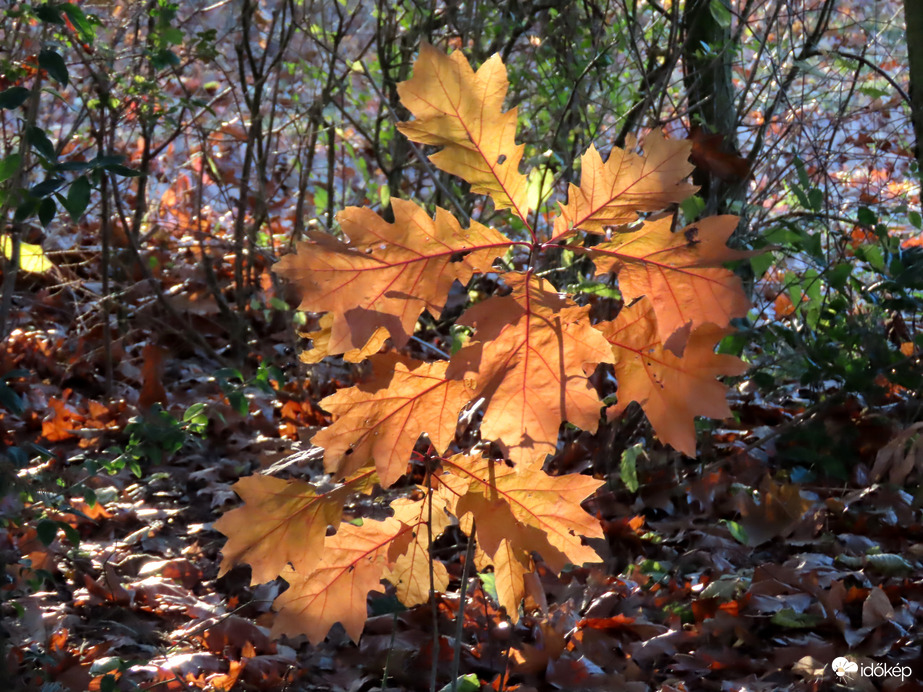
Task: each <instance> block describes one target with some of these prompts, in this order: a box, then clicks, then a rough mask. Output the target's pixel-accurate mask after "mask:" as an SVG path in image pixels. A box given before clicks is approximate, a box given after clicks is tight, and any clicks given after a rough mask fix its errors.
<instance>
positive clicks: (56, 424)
mask: <svg viewBox="0 0 923 692" xmlns="http://www.w3.org/2000/svg"><path fill="white" fill-rule="evenodd" d="M70 391H71V390H65V392H64V397H63V398H62V399H60V400H58V399H55V398H54V397H52V398H51V399H49V400H48V406H49V408H50V409H51V412H50V413H49V415H48V416H46V417H45V419H44V420H43V421H42V437H44V438H45V439H46V440H48V441H49V442H61V441H62V440H69V439H70V438H72V437H76V436H77V430H78V429H79V428H82V427H83V423H84V417H83V416H81V415H80V414H79V413H77V412H76V411H74V410H73V409H72V408H71V407H70V406H68V405H67V396H68V394H70Z"/></svg>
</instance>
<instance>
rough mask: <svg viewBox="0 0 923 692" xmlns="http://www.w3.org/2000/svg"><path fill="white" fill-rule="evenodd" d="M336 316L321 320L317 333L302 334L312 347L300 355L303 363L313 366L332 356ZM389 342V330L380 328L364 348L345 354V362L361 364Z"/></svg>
mask: <svg viewBox="0 0 923 692" xmlns="http://www.w3.org/2000/svg"><path fill="white" fill-rule="evenodd" d="M333 319H334V315H333V313H332V312H328V313H327V314H326V315H323V316H322V317H321V318H320V329H318V330H317V331H316V332H307V333H304V334H301V336H303V337H304V338H306V339H311V342H312V347H311V348H310V349H309V350H307V351H302V352H301V353H299V354H298V358H299V359H300V360H301V362H302V363H308V364H309V365H313V364H314V363H320V362H321V361H322V360H323V359H324V358H326V357H327V356H329V355H330V334H331V330H332V329H333ZM387 340H388V330H387V329H385V328H384V327H379V328H378V329H376V330H375V332H374V333H373V334H372V336H371V337H370V338H369V340H368V343H366V344H365V346H363V347H362V348H354V349H352V350H350V351H346V353H344V354H343V360H345V361H346V362H347V363H361V362H362V361H364V360H365V359H366V358H368V357H369V356H371V355H374V354H376V353H378V352H379V351H380V350H381V347H382V346H384V345H385V341H387Z"/></svg>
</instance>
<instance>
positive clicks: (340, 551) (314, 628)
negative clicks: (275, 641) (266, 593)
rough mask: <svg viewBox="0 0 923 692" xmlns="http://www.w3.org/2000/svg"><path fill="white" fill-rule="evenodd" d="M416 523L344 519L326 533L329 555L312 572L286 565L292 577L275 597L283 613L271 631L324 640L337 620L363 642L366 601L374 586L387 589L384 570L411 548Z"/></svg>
mask: <svg viewBox="0 0 923 692" xmlns="http://www.w3.org/2000/svg"><path fill="white" fill-rule="evenodd" d="M411 539H412V533H411V529H410V528H409V527H408V526H407V525H406V524H403V523H401V522H400V521H398V520H397V519H394V518H393V517H389V518H387V519H385V520H384V521H375V520H372V519H366V520H364V522H363V524H362V526H354V525H353V524H341V525H340V529H339V530H338V531H337V532H336V533H335V534H334V535H333V536H330V537H328V538H327V541H326V543H325V546H324V556H323V558H322V559H321V561H320V562H319V563H318V565H317V566H316V567H315V568H314V570H312V571H311V572H310V573H308V574H302V573H300V572H296V571H295V570H293V569H292V568H290V567H286V568H285V570H283V572H282V578H283V579H285V581H287V582H288V583H289V588H288V590H287V591H285V592H283V593H282V594H281V595H280V596H279V597H278V598H276V600H275V602H274V604H273V605H274V606H275V608H276V610H278V611H279V612H278V614H277V615H276V619H275V623H274V624H273V627H272V636H279V635H281V634H288V635H291V636H297V635H299V634H304V635H307V637H308V641H310V642H311V643H312V644H319V643H320V642H321V641H323V640H324V637H326V636H327V632H329V631H330V628H331V627H333V625H334V624H335V623H337V622H339V623H340V624H342V625H343V628H344V629H345V630H346V633H347V634H348V635H349V636H350V637H351V638H352V640H353V641H355V642H358V641H359V637H360V636H361V634H362V628H363V627H364V626H365V621H366V619H367V617H368V615H367V610H366V605H365V601H366V598H367V597H368V595H369V592H370V591H378V592H383V591H384V590H385V589H384V586H382V584H381V578H382V573H383V572H384V570H385V568H386V567H387V566H388V565H390V564H393V563H394V561H395V560H396V559H397V558H398V556H400V555H401V554H402V553H403V552H404V551H405V550H406V549H407V546H408V544H409V542H410V540H411Z"/></svg>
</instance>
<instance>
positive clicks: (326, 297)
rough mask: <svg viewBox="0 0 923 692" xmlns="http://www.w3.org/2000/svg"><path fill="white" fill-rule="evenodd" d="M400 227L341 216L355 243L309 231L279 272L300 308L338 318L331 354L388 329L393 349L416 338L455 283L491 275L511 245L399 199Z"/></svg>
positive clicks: (366, 212) (368, 213) (368, 214)
mask: <svg viewBox="0 0 923 692" xmlns="http://www.w3.org/2000/svg"><path fill="white" fill-rule="evenodd" d="M391 205H392V209H393V210H394V223H388V222H387V221H385V220H384V219H382V218H381V217H380V216H378V214H376V213H375V212H373V211H372V210H370V209H362V208H358V207H349V208H348V209H345V210H344V211H341V212H340V213H339V214H337V220H338V221H339V222H340V226H341V227H342V229H343V233H344V234H345V235H346V237H347V238H349V240H350V242H349V244H346V243H344V242H341V241H339V240H337V239H336V238H334V237H333V236H331V235H328V234H326V233H311V234H310V235H309V237H310V239H311V241H310V242H303V243H299V245H298V252H297V254H291V255H286V256H285V257H283V258H282V259H281V260H280V261H279V263H278V264H277V265H276V266H275V268H274V271H275V272H276V273H278V274H279V275H280V276H283V277H285V278H287V279H289V280H291V281H293V282H295V283H296V284H297V285H298V287H299V288H300V289H301V291H302V301H301V304H300V305H299V309H300V310H308V311H311V312H329V313H331V314H333V322H332V324H331V327H330V335H329V336H328V337H327V344H326V352H327V353H328V354H331V355H335V354H339V353H345V352H347V351H350V350H352V349H362V348H364V347H365V346H366V344H367V343H368V342H369V340H370V339H372V338H373V337H374V335H375V333H376V331H377V330H379V329H380V328H384V329H386V330H387V331H388V333H389V334H390V335H391V339H392V340H393V341H394V344H395V346H397V347H398V348H400V347H402V346H403V345H404V344H406V343H407V340H408V339H409V338H410V335H411V334H413V329H414V325H415V324H416V322H417V319H418V318H419V317H420V314H421V313H422V312H423V311H424V310H429V311H430V313H431V314H433V315H435V316H438V315H439V314H440V312H441V311H442V308H443V306H444V305H445V301H446V298H447V296H448V293H449V289H450V288H451V286H452V282H453V281H455V280H458V281H460V282H461V283H463V284H464V283H467V282H468V280H469V279H470V278H471V276H472V274H474V273H475V272H484V271H487V270H488V269H490V266H491V264H492V263H493V261H494V259H495V258H497V257H499V256H500V255H502V254H503V253H504V252H506V250H507V248H508V247H509V246H510V241H509V240H508V239H507V238H506V237H505V236H504V235H503V234H502V233H500V232H498V231H495V230H493V229H491V228H488V227H486V226H482V225H481V224H479V223H477V222H476V221H472V222H471V226H470V227H469V228H467V229H462V227H461V226H460V225H459V223H458V221H457V220H456V219H455V217H454V216H452V215H451V214H450V213H449V212H447V211H446V210H445V209H437V210H436V217H435V219H433V218H430V216H429V214H427V212H426V210H425V209H423V208H421V207H419V206H417V205H416V204H414V203H413V202H407V201H404V200H400V199H394V200H392V202H391Z"/></svg>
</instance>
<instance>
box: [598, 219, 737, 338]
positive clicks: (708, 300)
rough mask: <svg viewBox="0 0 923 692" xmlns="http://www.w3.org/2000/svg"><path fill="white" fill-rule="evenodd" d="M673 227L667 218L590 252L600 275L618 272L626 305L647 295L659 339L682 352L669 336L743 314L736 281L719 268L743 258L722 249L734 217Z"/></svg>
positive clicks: (618, 236)
mask: <svg viewBox="0 0 923 692" xmlns="http://www.w3.org/2000/svg"><path fill="white" fill-rule="evenodd" d="M671 222H672V219H671V217H664V218H662V219H659V220H657V221H647V222H645V223H644V225H643V226H642V227H641V228H640V229H639V230H637V231H626V232H624V233H616V234H614V236H613V239H612V240H611V241H610V242H606V243H600V244H599V245H597V246H595V247H593V248H590V250H589V251H590V255H591V257H592V258H593V261H594V262H595V263H596V270H597V272H598V273H599V274H604V273H608V272H618V278H619V289H620V290H621V292H622V295H623V296H624V297H625V300H626V302H628V303H630V302H632V301H633V300H635V299H637V298H640V297H641V296H647V298H648V299H649V300H650V302H651V304H652V305H653V308H654V311H655V312H656V314H657V325H658V336H659V338H660V340H661V341H663V342H665V343H666V344H667V347H668V348H670V349H671V350H673V351H676V352H677V353H681V352H682V348H681V343H679V344H677V343H671V342H670V341H669V339H670V337H671V336H672V335H673V334H675V333H676V332H677V331H679V330H680V329H682V328H683V327H685V326H687V325H688V326H689V327H690V328H691V329H693V330H695V329H697V328H698V327H700V326H702V325H703V324H708V323H712V324H716V325H718V326H719V327H726V326H727V325H728V324H729V322H730V320H731V319H732V318H734V317H742V316H744V315H746V314H747V310H749V309H750V301H749V300H748V299H747V296H746V294H745V293H744V290H743V287H742V285H741V282H740V279H739V278H738V277H737V276H736V275H735V274H734V272H732V271H730V270H729V269H725V268H724V267H723V266H722V263H723V262H727V261H730V260H733V259H739V258H741V257H744V256H746V253H743V252H740V251H737V250H731V249H730V248H728V247H727V245H725V242H726V241H727V239H728V238H729V237H730V235H731V233H733V232H734V229H735V228H737V217H736V216H715V217H710V218H707V219H702V220H701V221H697V222H696V223H694V224H691V225H689V226H687V227H686V228H684V229H682V230H680V231H676V232H673V231H672V230H671Z"/></svg>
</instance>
